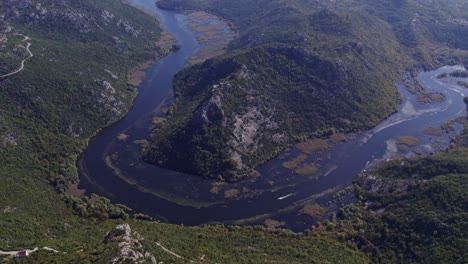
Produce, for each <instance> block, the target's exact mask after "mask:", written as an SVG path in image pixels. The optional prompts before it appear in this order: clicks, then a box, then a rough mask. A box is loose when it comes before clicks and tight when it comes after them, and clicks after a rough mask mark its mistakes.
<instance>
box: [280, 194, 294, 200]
mask: <svg viewBox="0 0 468 264" xmlns="http://www.w3.org/2000/svg"><path fill="white" fill-rule="evenodd" d="M294 195H296V194H294V193H290V194H288V195H285V196H281V197H279V198H278V200H283V199H286V198H288V197H291V196H294Z"/></svg>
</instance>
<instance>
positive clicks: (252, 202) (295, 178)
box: [78, 0, 466, 231]
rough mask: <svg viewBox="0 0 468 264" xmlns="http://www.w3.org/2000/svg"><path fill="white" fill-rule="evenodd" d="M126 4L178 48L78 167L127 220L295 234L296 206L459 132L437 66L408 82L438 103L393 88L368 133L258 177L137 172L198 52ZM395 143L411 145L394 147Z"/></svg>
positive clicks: (453, 99)
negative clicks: (275, 228) (388, 109)
mask: <svg viewBox="0 0 468 264" xmlns="http://www.w3.org/2000/svg"><path fill="white" fill-rule="evenodd" d="M130 2H131V3H132V4H135V5H138V6H141V7H144V8H145V9H146V10H151V11H152V12H154V13H155V14H156V15H157V17H158V18H159V20H160V21H161V22H162V23H163V24H164V26H165V28H166V30H167V31H168V32H169V33H171V34H172V35H173V36H174V37H175V38H176V39H177V41H178V43H179V45H180V47H181V48H180V49H178V50H176V51H173V52H172V53H170V54H169V55H168V56H166V57H164V58H162V59H160V60H158V61H157V62H155V63H154V64H153V65H152V66H151V67H150V68H148V69H147V70H146V76H147V77H146V79H145V80H144V81H143V82H142V84H141V85H140V87H139V95H138V97H137V98H136V99H135V101H134V105H133V107H132V108H131V110H130V111H129V113H128V114H127V115H126V116H125V118H123V119H122V120H120V121H119V122H117V123H115V124H113V125H111V126H110V127H107V128H105V129H103V130H102V131H101V132H99V133H98V134H97V135H96V136H95V137H94V138H93V139H92V140H91V141H90V143H89V146H88V148H87V150H86V151H85V152H84V153H83V155H82V156H81V157H80V159H79V161H78V168H79V174H80V185H79V188H80V189H85V190H86V193H87V194H91V193H96V194H98V195H101V196H104V197H107V198H109V199H111V201H113V202H115V203H120V204H124V205H126V206H128V207H130V208H132V209H133V210H134V211H135V212H141V213H144V214H147V215H149V216H151V217H153V218H155V219H159V220H162V221H167V222H171V223H176V224H185V225H199V224H209V223H225V224H260V223H262V222H264V221H265V220H267V219H275V220H279V221H282V222H281V223H283V226H284V227H286V228H290V229H292V230H297V231H300V230H304V229H306V228H308V227H310V225H311V223H313V221H312V220H311V219H309V218H308V217H307V215H303V214H301V213H300V212H301V210H302V209H303V208H304V206H306V205H308V204H309V205H310V204H318V205H322V206H324V204H326V202H327V201H330V199H331V198H332V197H333V195H335V194H336V193H337V192H339V191H340V190H343V189H344V188H346V186H349V185H350V184H351V183H352V178H353V176H354V175H356V174H358V173H360V172H362V171H364V170H367V169H370V168H371V167H373V166H375V165H377V164H378V163H379V162H381V161H384V160H387V159H391V158H394V157H397V156H398V157H413V156H418V155H424V154H431V153H433V152H437V151H441V150H443V149H445V148H447V147H448V145H449V143H450V137H451V136H453V134H455V133H457V132H459V131H460V130H461V129H462V125H461V124H459V123H457V122H451V123H450V122H449V121H451V120H455V118H457V117H459V116H463V115H465V113H466V110H465V109H466V107H465V104H464V102H463V97H464V94H463V92H464V91H463V90H464V89H465V88H463V87H461V86H459V85H457V81H458V80H459V79H455V78H451V77H449V78H443V79H440V78H437V76H439V75H440V74H441V73H444V72H451V71H454V70H456V69H460V68H461V67H459V66H445V67H442V68H440V69H437V70H435V71H432V72H422V73H420V74H419V75H418V76H417V78H416V79H417V80H418V81H419V83H420V84H421V85H422V86H423V87H424V88H426V90H427V91H428V92H437V93H440V94H444V95H445V97H446V100H445V101H443V102H434V103H429V104H421V103H419V102H418V100H417V96H416V95H413V94H411V93H410V92H408V90H407V89H406V88H405V87H404V85H398V90H399V91H400V93H401V96H402V98H403V99H402V103H401V105H400V109H399V111H398V112H397V113H395V114H393V115H392V116H390V117H389V118H387V119H386V120H385V121H383V122H382V123H381V124H379V125H378V126H377V127H375V128H373V129H371V130H369V131H365V132H361V133H358V134H348V135H342V136H341V137H342V138H343V140H339V141H336V140H326V141H325V143H326V144H327V146H328V147H327V148H326V149H324V150H322V151H320V152H316V153H312V154H307V155H306V154H304V153H301V151H300V149H298V148H296V147H292V148H290V149H287V150H285V151H284V152H283V153H282V154H281V155H279V156H278V157H276V158H274V159H273V160H270V161H268V162H266V163H265V164H263V165H261V166H259V167H258V168H257V171H258V172H259V174H260V175H259V176H258V177H253V178H248V179H246V180H243V181H241V182H238V183H219V182H215V181H212V180H207V179H202V178H201V177H197V176H193V175H188V174H184V173H180V172H176V171H171V170H167V169H164V168H159V167H156V166H154V165H151V164H147V163H145V162H144V161H143V160H142V159H141V156H140V148H141V145H140V143H141V142H144V141H145V140H149V138H150V133H151V131H152V129H154V120H155V117H156V118H157V117H158V116H160V115H161V112H162V111H163V110H164V108H165V107H167V106H168V105H169V104H170V103H171V100H172V84H173V83H172V79H173V77H174V75H175V74H176V73H177V72H178V71H180V70H182V69H183V68H184V67H185V66H187V65H189V63H191V62H192V60H193V58H194V57H196V56H197V55H199V54H200V53H202V51H203V48H204V47H203V45H205V44H203V43H202V44H200V43H199V41H198V40H197V36H196V34H197V33H196V32H194V31H193V28H192V27H190V26H189V23H190V21H189V18H188V15H187V14H176V13H173V12H170V11H165V10H161V9H158V8H157V7H156V6H155V4H154V2H153V1H152V0H131V1H130ZM210 23H222V22H220V21H211V22H210ZM224 30H225V31H228V30H229V28H227V29H224ZM465 81H466V80H465ZM447 122H449V123H450V124H451V126H452V129H451V131H450V132H444V133H442V134H440V133H439V134H438V135H434V133H432V134H430V133H428V131H429V130H431V129H432V130H437V129H439V128H440V127H441V126H442V127H443V126H444V125H447V124H448V123H447ZM119 135H120V136H119ZM122 135H124V137H122ZM405 139H406V140H407V141H408V139H410V141H412V143H410V144H408V143H407V144H406V145H404V146H403V147H402V142H401V141H402V140H403V141H404V140H405ZM299 156H301V159H302V160H301V161H302V162H309V163H313V164H316V167H317V168H319V170H318V172H317V171H316V172H314V173H313V174H310V175H307V173H306V175H303V174H301V173H297V171H294V170H291V169H288V166H285V164H287V161H291V160H294V159H297V158H298V157H299ZM350 199H352V198H350Z"/></svg>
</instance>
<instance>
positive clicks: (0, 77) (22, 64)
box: [0, 36, 34, 79]
mask: <svg viewBox="0 0 468 264" xmlns="http://www.w3.org/2000/svg"><path fill="white" fill-rule="evenodd" d="M27 40H31V39H30V38H29V37H27V36H25V37H24V40H23V41H27ZM30 47H31V43H30V42H28V43H27V45H26V50H27V51H28V53H29V57H27V58H26V59H24V60H23V61H21V66H20V67H19V68H18V69H17V70H16V71H14V72H10V73H8V74H5V75H2V76H0V79H3V78H6V77H9V76H12V75H15V74H17V73H19V72H21V71H22V70H24V63H25V62H26V60H29V59H30V58H32V57H33V56H34V54H32V52H31V50H30V49H29V48H30Z"/></svg>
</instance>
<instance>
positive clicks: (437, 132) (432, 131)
mask: <svg viewBox="0 0 468 264" xmlns="http://www.w3.org/2000/svg"><path fill="white" fill-rule="evenodd" d="M424 134H425V135H428V136H436V137H440V136H442V130H441V129H440V128H435V127H428V128H426V129H424Z"/></svg>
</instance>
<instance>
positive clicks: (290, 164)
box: [282, 153, 307, 169]
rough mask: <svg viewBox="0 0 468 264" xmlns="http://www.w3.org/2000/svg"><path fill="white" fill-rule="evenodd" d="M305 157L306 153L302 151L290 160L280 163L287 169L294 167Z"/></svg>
mask: <svg viewBox="0 0 468 264" xmlns="http://www.w3.org/2000/svg"><path fill="white" fill-rule="evenodd" d="M306 159H307V155H305V154H304V153H301V154H300V155H299V156H297V157H295V158H293V159H292V160H289V161H285V162H283V163H282V165H283V167H285V168H287V169H294V168H296V167H297V166H299V164H301V163H302V162H304V161H305V160H306Z"/></svg>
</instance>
